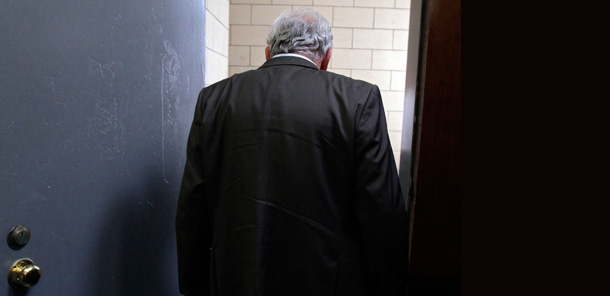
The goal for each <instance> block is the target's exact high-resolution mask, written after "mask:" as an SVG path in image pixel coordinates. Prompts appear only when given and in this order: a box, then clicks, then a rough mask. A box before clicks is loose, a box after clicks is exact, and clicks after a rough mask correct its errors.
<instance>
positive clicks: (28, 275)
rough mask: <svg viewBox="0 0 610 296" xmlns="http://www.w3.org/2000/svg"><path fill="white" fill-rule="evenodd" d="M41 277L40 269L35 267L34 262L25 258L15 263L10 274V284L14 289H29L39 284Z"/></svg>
mask: <svg viewBox="0 0 610 296" xmlns="http://www.w3.org/2000/svg"><path fill="white" fill-rule="evenodd" d="M40 275H41V272H40V268H39V267H38V266H36V265H34V261H32V260H31V259H28V258H24V259H20V260H18V261H17V262H15V263H13V266H12V267H11V270H9V272H8V282H9V284H10V285H11V286H12V287H14V288H29V287H31V286H34V285H36V284H37V283H38V280H40Z"/></svg>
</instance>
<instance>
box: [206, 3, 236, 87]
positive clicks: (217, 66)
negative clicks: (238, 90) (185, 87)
mask: <svg viewBox="0 0 610 296" xmlns="http://www.w3.org/2000/svg"><path fill="white" fill-rule="evenodd" d="M205 14H206V15H205V86H208V85H210V84H212V83H215V82H217V81H219V80H222V79H224V78H226V77H227V75H228V70H229V69H228V65H229V26H230V18H229V0H208V1H206V12H205Z"/></svg>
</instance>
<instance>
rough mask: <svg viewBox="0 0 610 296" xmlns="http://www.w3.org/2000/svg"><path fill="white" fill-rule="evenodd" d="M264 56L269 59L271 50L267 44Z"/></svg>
mask: <svg viewBox="0 0 610 296" xmlns="http://www.w3.org/2000/svg"><path fill="white" fill-rule="evenodd" d="M265 58H267V61H268V60H270V59H271V51H270V50H269V46H267V47H265Z"/></svg>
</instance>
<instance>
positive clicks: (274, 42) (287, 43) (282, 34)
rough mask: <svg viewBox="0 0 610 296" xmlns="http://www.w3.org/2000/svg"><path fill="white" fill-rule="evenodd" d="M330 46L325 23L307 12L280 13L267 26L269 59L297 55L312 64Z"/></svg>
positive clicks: (320, 17)
mask: <svg viewBox="0 0 610 296" xmlns="http://www.w3.org/2000/svg"><path fill="white" fill-rule="evenodd" d="M332 45H333V34H332V32H331V28H330V24H329V23H328V21H326V19H325V18H324V17H323V16H322V15H320V14H319V13H317V12H316V11H314V10H312V9H309V8H299V9H297V10H295V11H293V12H290V11H285V12H283V13H282V14H281V15H280V16H279V17H278V18H277V19H276V20H275V21H274V22H273V24H272V25H271V28H270V29H269V34H268V36H267V46H268V47H269V51H270V54H271V56H274V55H276V54H280V53H298V54H302V55H305V56H307V57H308V58H310V59H311V60H313V61H316V60H321V59H322V58H324V56H325V55H326V52H327V51H328V49H329V48H331V47H332Z"/></svg>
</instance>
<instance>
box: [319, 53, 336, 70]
mask: <svg viewBox="0 0 610 296" xmlns="http://www.w3.org/2000/svg"><path fill="white" fill-rule="evenodd" d="M332 50H333V49H332V48H329V49H328V51H326V54H325V55H324V58H323V59H322V63H321V64H320V70H324V71H326V69H328V63H329V62H330V56H331V51H332Z"/></svg>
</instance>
